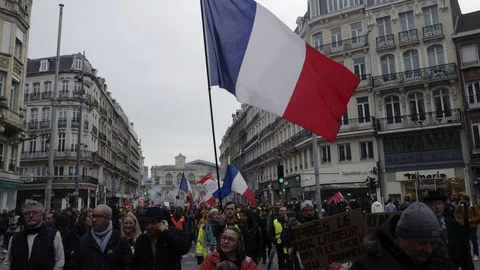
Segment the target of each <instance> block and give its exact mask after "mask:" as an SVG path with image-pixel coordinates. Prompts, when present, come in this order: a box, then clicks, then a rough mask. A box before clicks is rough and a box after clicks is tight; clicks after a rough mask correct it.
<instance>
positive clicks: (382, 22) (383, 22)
mask: <svg viewBox="0 0 480 270" xmlns="http://www.w3.org/2000/svg"><path fill="white" fill-rule="evenodd" d="M377 25H378V36H379V37H383V36H386V35H390V34H392V23H391V21H390V16H388V17H384V18H379V19H377Z"/></svg>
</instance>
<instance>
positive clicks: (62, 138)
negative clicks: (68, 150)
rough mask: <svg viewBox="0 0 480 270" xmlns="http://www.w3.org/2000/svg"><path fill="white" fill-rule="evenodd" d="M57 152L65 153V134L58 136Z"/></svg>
mask: <svg viewBox="0 0 480 270" xmlns="http://www.w3.org/2000/svg"><path fill="white" fill-rule="evenodd" d="M58 151H65V133H59V134H58Z"/></svg>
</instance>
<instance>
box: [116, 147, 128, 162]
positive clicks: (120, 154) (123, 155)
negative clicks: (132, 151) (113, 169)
mask: <svg viewBox="0 0 480 270" xmlns="http://www.w3.org/2000/svg"><path fill="white" fill-rule="evenodd" d="M118 156H119V157H120V158H121V159H123V160H124V161H127V159H128V157H127V155H126V154H125V153H123V152H122V151H120V150H119V151H118Z"/></svg>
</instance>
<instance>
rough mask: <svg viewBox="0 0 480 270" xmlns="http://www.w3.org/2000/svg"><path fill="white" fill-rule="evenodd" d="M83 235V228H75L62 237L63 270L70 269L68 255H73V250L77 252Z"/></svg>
mask: <svg viewBox="0 0 480 270" xmlns="http://www.w3.org/2000/svg"><path fill="white" fill-rule="evenodd" d="M85 234H86V230H85V228H82V227H79V226H76V227H75V228H73V229H72V230H70V231H68V233H67V235H66V236H65V237H62V242H63V251H64V252H65V266H64V267H63V270H67V269H70V264H71V257H70V255H71V254H73V252H74V250H77V249H78V248H79V247H80V238H81V237H82V236H84V235H85Z"/></svg>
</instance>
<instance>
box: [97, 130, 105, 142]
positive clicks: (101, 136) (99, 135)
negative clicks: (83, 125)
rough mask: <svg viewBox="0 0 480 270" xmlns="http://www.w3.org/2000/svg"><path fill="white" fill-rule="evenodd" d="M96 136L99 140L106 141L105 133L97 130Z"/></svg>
mask: <svg viewBox="0 0 480 270" xmlns="http://www.w3.org/2000/svg"><path fill="white" fill-rule="evenodd" d="M98 137H99V138H100V140H102V141H104V142H106V141H107V135H105V134H104V133H102V132H98Z"/></svg>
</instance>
